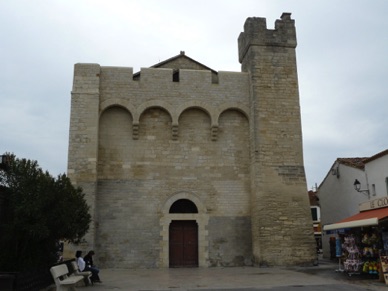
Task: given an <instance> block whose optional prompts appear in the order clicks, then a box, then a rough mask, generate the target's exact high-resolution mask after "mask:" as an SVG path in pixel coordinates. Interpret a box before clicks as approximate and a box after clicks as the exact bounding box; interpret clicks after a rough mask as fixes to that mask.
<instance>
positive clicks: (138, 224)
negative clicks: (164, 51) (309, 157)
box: [68, 13, 316, 268]
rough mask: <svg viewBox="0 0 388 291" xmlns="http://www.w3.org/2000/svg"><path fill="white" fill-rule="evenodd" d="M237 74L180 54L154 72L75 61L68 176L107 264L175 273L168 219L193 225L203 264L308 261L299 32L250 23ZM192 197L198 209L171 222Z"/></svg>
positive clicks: (280, 24)
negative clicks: (83, 198)
mask: <svg viewBox="0 0 388 291" xmlns="http://www.w3.org/2000/svg"><path fill="white" fill-rule="evenodd" d="M238 47H239V61H240V62H241V64H242V71H241V72H223V71H218V72H216V71H213V70H211V69H209V68H207V67H206V66H204V65H202V64H200V63H198V62H197V61H194V60H192V59H190V58H189V57H187V56H186V55H185V54H184V52H181V53H180V54H179V55H178V56H176V57H173V58H171V59H170V60H167V61H165V62H162V63H160V64H159V65H155V66H153V67H151V68H142V69H141V71H140V72H138V73H134V72H133V70H132V68H124V67H106V66H100V65H98V64H76V65H75V68H74V80H73V89H72V96H71V118H70V136H69V159H68V176H69V177H70V178H71V180H72V182H73V183H74V184H75V185H77V186H81V187H82V188H83V189H84V192H85V193H86V199H87V202H88V204H89V205H90V212H91V215H92V218H93V221H92V224H91V227H90V230H89V233H88V234H87V236H86V237H85V240H86V242H85V243H83V244H82V245H78V246H70V248H73V249H74V250H75V249H82V250H84V251H87V250H89V249H94V250H95V252H96V254H98V255H97V256H96V260H97V261H98V264H99V266H100V267H105V268H159V267H169V261H170V256H171V254H170V252H171V250H172V249H171V248H172V246H171V244H170V236H169V225H170V224H171V222H172V221H185V220H188V221H195V222H196V225H197V226H198V233H197V237H196V243H197V251H198V266H200V267H211V266H245V265H256V266H287V265H299V264H312V263H313V261H314V260H315V258H316V256H315V242H314V238H313V229H312V219H311V214H310V208H309V201H308V195H307V187H306V180H305V173H304V166H303V152H302V131H301V119H300V106H299V93H298V80H297V67H296V57H295V48H296V33H295V25H294V20H293V19H291V16H290V14H289V13H284V14H283V15H282V17H281V19H280V20H277V21H276V23H275V29H273V30H270V29H267V27H266V21H265V19H264V18H248V19H247V21H246V23H245V25H244V32H242V33H241V34H240V36H239V39H238ZM182 200H189V201H191V202H192V203H193V204H195V206H196V208H197V210H198V211H196V212H189V213H186V212H185V211H182V212H178V213H173V212H171V210H170V209H171V206H172V205H173V204H174V203H176V202H177V201H182Z"/></svg>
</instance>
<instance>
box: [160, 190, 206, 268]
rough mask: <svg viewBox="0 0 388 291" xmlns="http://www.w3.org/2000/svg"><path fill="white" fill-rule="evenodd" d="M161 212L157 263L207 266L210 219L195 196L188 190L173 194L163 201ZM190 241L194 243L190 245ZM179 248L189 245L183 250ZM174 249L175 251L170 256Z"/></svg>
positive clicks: (164, 265)
mask: <svg viewBox="0 0 388 291" xmlns="http://www.w3.org/2000/svg"><path fill="white" fill-rule="evenodd" d="M193 207H195V208H196V210H197V211H193ZM161 212H162V217H161V219H160V225H161V229H162V231H161V237H162V240H161V251H160V266H161V267H197V266H199V267H207V262H208V257H209V255H208V249H209V248H208V238H207V237H208V235H207V231H206V227H207V224H208V221H209V218H208V215H207V214H206V211H205V208H204V206H203V204H202V203H201V201H200V200H199V199H198V197H197V196H195V195H193V194H191V193H187V192H184V193H183V192H181V193H178V194H175V195H173V196H172V197H170V198H169V199H168V200H167V201H166V202H165V204H164V206H163V209H161ZM172 240H173V241H172ZM193 240H194V241H195V242H196V245H195V244H194V245H192V243H193ZM174 244H175V245H174ZM181 247H189V248H188V249H187V251H186V252H184V251H183V250H180V249H179V248H181ZM174 249H175V251H176V253H175V254H171V256H170V252H171V251H172V250H174ZM181 259H183V261H180V260H181ZM170 260H173V261H172V262H170Z"/></svg>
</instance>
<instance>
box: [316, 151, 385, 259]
mask: <svg viewBox="0 0 388 291" xmlns="http://www.w3.org/2000/svg"><path fill="white" fill-rule="evenodd" d="M355 180H357V181H359V183H360V184H359V187H360V189H359V190H358V191H357V190H356V189H355V185H354V183H355ZM387 196H388V149H387V150H384V151H382V152H380V153H378V154H376V155H373V156H372V157H362V158H338V159H337V160H336V161H335V162H334V163H333V165H332V167H331V168H330V169H329V171H328V173H327V175H326V177H325V179H324V180H323V181H322V183H321V184H320V186H319V188H318V197H319V202H320V206H321V222H322V225H323V226H325V225H328V224H332V223H336V222H338V221H340V220H342V219H345V218H347V217H349V216H352V215H355V214H357V213H359V211H360V208H359V205H360V204H361V203H364V202H368V201H373V200H375V199H378V198H382V197H387ZM330 236H331V235H330V234H326V233H324V234H323V238H322V244H323V256H324V257H325V258H329V257H330V246H329V240H330Z"/></svg>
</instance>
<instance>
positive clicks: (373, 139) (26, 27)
mask: <svg viewBox="0 0 388 291" xmlns="http://www.w3.org/2000/svg"><path fill="white" fill-rule="evenodd" d="M283 12H290V13H291V17H292V18H293V19H294V20H295V25H296V32H297V40H298V46H297V48H296V54H297V66H298V78H299V95H300V104H301V116H302V130H303V155H304V166H305V171H306V178H307V187H308V190H311V189H313V190H314V189H315V185H318V186H319V184H320V183H321V182H322V181H323V179H324V178H325V176H326V174H327V173H328V172H329V170H330V167H331V166H332V164H333V163H334V161H335V160H336V159H337V158H338V157H369V156H372V155H374V154H377V153H379V152H381V151H383V150H386V149H388V126H387V125H388V102H387V101H388V17H387V15H386V14H387V13H388V1H386V0H373V1H371V0H364V1H361V0H341V1H338V0H323V1H321V0H316V1H312V0H290V1H287V0H266V1H264V0H239V1H235V0H233V1H232V0H223V1H221V0H196V1H181V0H179V1H178V0H176V1H175V0H164V1H160V0H142V1H133V0H105V1H103V0H34V1H31V0H0V39H1V41H0V65H1V66H0V154H4V153H6V152H11V153H14V154H15V155H16V156H17V157H19V158H27V159H31V160H37V161H38V163H39V165H40V167H42V169H43V170H47V171H49V172H50V174H52V175H53V176H57V175H59V174H62V173H66V171H67V154H68V138H69V123H70V98H71V88H72V81H73V70H74V64H76V63H98V64H100V65H101V66H121V67H133V68H134V71H135V72H137V71H138V70H140V68H142V67H150V66H152V65H154V64H156V63H159V62H161V61H164V60H166V59H169V58H171V57H174V56H176V55H178V54H179V52H180V51H185V53H186V55H187V56H189V57H190V58H193V59H195V60H196V61H198V62H200V63H202V64H204V65H206V66H208V67H210V68H212V69H213V70H216V71H236V72H239V71H241V66H240V64H239V62H238V51H237V49H238V48H237V38H238V36H239V34H240V32H242V31H243V26H244V22H245V20H246V19H247V18H248V17H264V18H266V19H267V27H268V28H269V29H273V28H274V23H275V20H276V19H279V18H280V16H281V14H282V13H283Z"/></svg>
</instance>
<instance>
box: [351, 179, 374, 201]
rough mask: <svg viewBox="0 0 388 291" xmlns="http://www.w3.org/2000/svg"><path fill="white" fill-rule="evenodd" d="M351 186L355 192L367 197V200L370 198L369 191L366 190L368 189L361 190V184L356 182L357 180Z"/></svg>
mask: <svg viewBox="0 0 388 291" xmlns="http://www.w3.org/2000/svg"><path fill="white" fill-rule="evenodd" d="M353 186H354V189H355V190H356V191H357V192H360V193H362V194H364V195H366V196H368V199H369V198H370V196H369V190H368V189H361V183H360V181H358V180H357V179H356V180H354V183H353Z"/></svg>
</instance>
